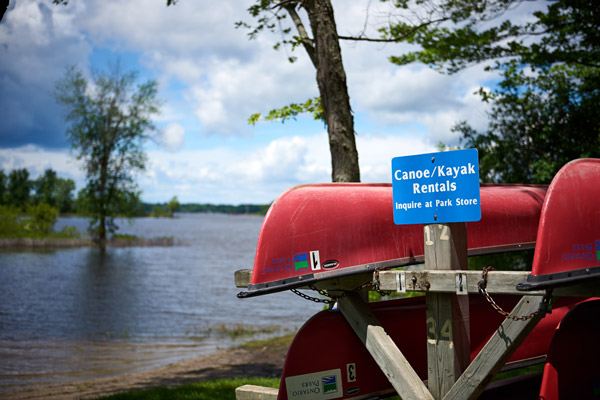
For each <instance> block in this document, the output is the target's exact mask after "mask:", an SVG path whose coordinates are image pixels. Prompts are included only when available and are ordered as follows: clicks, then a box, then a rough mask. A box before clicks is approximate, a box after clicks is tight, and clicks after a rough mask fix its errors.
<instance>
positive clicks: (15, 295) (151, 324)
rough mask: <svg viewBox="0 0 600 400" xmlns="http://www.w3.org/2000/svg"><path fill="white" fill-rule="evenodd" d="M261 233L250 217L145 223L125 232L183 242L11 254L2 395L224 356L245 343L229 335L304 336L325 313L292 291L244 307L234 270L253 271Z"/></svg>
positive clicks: (1, 306) (1, 259)
mask: <svg viewBox="0 0 600 400" xmlns="http://www.w3.org/2000/svg"><path fill="white" fill-rule="evenodd" d="M261 223H262V217H258V216H250V215H236V216H232V215H224V214H183V215H178V216H177V217H176V218H174V219H154V218H139V219H136V220H135V221H134V223H133V225H129V224H128V223H127V221H119V226H120V229H119V232H120V233H130V234H134V235H137V236H142V237H146V238H150V237H160V236H173V237H174V238H175V239H176V240H178V241H181V243H180V244H177V245H175V246H172V247H129V248H110V247H109V248H107V250H106V252H104V253H102V252H101V251H99V250H98V249H96V248H93V247H83V248H75V249H64V250H62V249H61V250H48V251H1V252H0V394H1V392H2V391H6V390H9V389H15V388H18V387H19V386H21V385H23V384H31V383H32V382H60V381H75V380H86V379H90V378H95V377H106V376H112V375H116V374H119V373H123V372H133V371H138V370H142V369H147V368H151V367H156V366H160V365H165V364H168V363H171V362H176V361H178V360H181V359H182V358H186V357H196V356H199V355H203V354H207V353H210V352H214V351H216V350H217V349H218V348H222V347H227V346H231V345H232V344H235V343H237V341H239V340H240V339H237V341H236V339H232V338H231V336H230V335H228V334H227V333H225V332H223V329H221V328H222V327H223V326H227V327H233V326H234V325H236V324H239V323H243V324H244V325H246V326H251V327H254V328H261V327H263V328H275V326H277V327H279V330H277V331H276V332H275V334H282V333H285V332H287V331H292V330H294V329H297V328H299V327H300V326H301V325H302V324H303V323H304V322H305V321H306V320H307V319H308V318H309V317H310V316H311V315H313V314H314V313H316V312H317V311H319V310H320V309H321V307H322V306H321V305H319V304H316V303H312V302H309V301H307V300H303V299H301V298H299V297H297V296H296V295H294V294H292V293H290V292H284V293H278V294H271V295H267V296H261V297H255V298H250V299H243V300H242V299H238V298H237V297H236V294H237V293H238V292H239V291H240V289H238V288H236V287H235V285H234V278H233V275H234V271H236V270H238V269H244V268H252V264H253V260H254V252H255V250H256V243H257V240H258V234H259V230H260V226H261ZM64 225H74V226H77V227H78V228H80V229H81V230H85V228H86V226H87V221H86V220H85V219H82V218H62V219H60V220H59V222H58V224H57V228H58V229H60V228H61V227H62V226H64ZM243 339H245V340H247V339H248V337H245V338H243ZM0 397H1V396H0Z"/></svg>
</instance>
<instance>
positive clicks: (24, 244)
mask: <svg viewBox="0 0 600 400" xmlns="http://www.w3.org/2000/svg"><path fill="white" fill-rule="evenodd" d="M176 244H183V243H180V242H179V241H176V240H175V239H174V238H172V237H159V238H149V239H144V238H133V239H129V238H117V239H112V240H107V241H106V245H107V246H108V247H147V246H174V245H176ZM90 246H96V243H94V241H93V240H92V239H90V238H52V237H50V238H2V239H0V250H11V249H19V250H21V249H25V250H35V249H67V248H75V247H90Z"/></svg>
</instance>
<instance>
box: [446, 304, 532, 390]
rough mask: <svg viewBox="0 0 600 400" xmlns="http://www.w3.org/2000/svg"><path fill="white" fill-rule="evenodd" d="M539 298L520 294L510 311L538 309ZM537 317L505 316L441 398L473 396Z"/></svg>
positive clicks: (486, 382) (519, 342)
mask: <svg viewBox="0 0 600 400" xmlns="http://www.w3.org/2000/svg"><path fill="white" fill-rule="evenodd" d="M541 300H542V299H541V298H540V297H539V296H523V297H522V298H521V300H520V301H519V303H517V305H516V306H515V307H514V309H513V310H512V312H511V314H513V315H529V314H531V313H533V312H535V311H537V310H538V308H539V304H540V301H541ZM540 319H542V315H541V314H539V315H536V316H534V317H533V318H531V319H530V320H527V321H520V320H518V321H514V320H512V319H510V318H507V319H505V320H504V322H503V323H502V325H500V327H499V328H498V329H497V330H496V332H495V333H494V335H493V336H492V337H491V338H490V340H489V341H488V342H487V343H486V345H485V346H484V347H483V349H482V350H481V351H480V352H479V354H478V355H477V356H476V357H475V359H474V360H473V362H471V364H470V365H469V366H468V367H467V369H466V370H465V371H464V372H463V374H462V375H461V376H460V378H459V379H458V380H457V381H456V383H455V384H454V386H452V388H451V389H450V391H449V392H448V393H447V394H446V396H445V397H444V400H459V399H460V400H467V399H477V398H478V397H479V395H480V394H481V393H482V392H483V391H484V390H485V387H486V386H487V385H488V384H489V383H490V381H491V380H492V378H493V377H494V376H495V375H496V373H498V371H500V369H501V368H502V366H503V365H504V364H505V363H506V361H508V359H509V358H510V356H511V355H512V354H513V353H514V352H515V350H516V349H517V348H518V347H519V346H520V345H521V343H523V341H524V340H525V338H526V337H527V335H528V334H529V332H531V331H532V330H533V328H534V327H535V326H536V325H537V323H538V322H539V321H540ZM475 323H476V322H475Z"/></svg>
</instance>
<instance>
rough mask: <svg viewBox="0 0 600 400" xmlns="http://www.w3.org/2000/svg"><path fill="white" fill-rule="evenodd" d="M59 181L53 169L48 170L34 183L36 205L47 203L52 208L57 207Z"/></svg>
mask: <svg viewBox="0 0 600 400" xmlns="http://www.w3.org/2000/svg"><path fill="white" fill-rule="evenodd" d="M57 181H58V178H57V176H56V171H54V170H53V169H51V168H48V169H46V170H45V171H44V173H43V174H42V175H40V177H39V178H38V179H36V180H35V181H33V185H32V186H33V190H34V195H33V201H34V202H35V203H36V204H40V203H46V204H48V205H50V206H56V198H55V191H56V185H57Z"/></svg>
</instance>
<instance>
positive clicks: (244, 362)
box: [0, 340, 289, 400]
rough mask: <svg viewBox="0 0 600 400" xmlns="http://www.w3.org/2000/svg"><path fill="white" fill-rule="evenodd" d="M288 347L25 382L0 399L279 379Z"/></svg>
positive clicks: (260, 346)
mask: <svg viewBox="0 0 600 400" xmlns="http://www.w3.org/2000/svg"><path fill="white" fill-rule="evenodd" d="M288 347H289V343H286V344H282V343H280V342H279V341H277V340H266V341H258V342H251V345H242V346H238V347H234V348H229V349H223V350H217V352H215V353H211V354H208V355H205V356H199V357H194V358H189V359H184V360H182V361H180V362H178V363H174V364H169V365H166V366H161V367H156V368H152V369H148V370H144V371H140V372H133V373H124V374H120V375H117V376H113V377H110V378H97V379H91V380H85V381H73V382H61V383H51V384H48V383H35V384H27V383H25V384H23V385H21V386H20V387H19V388H18V389H15V390H6V391H4V390H0V397H5V398H10V399H23V400H38V399H55V400H58V399H64V400H75V399H93V398H97V397H101V396H109V395H113V394H117V393H121V392H128V391H131V390H144V389H150V388H154V387H157V386H162V387H175V386H180V385H185V384H188V383H194V382H200V381H207V380H215V379H229V378H251V377H269V378H272V377H276V378H279V377H280V376H281V371H282V368H283V363H284V360H285V356H286V354H287V349H288Z"/></svg>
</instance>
